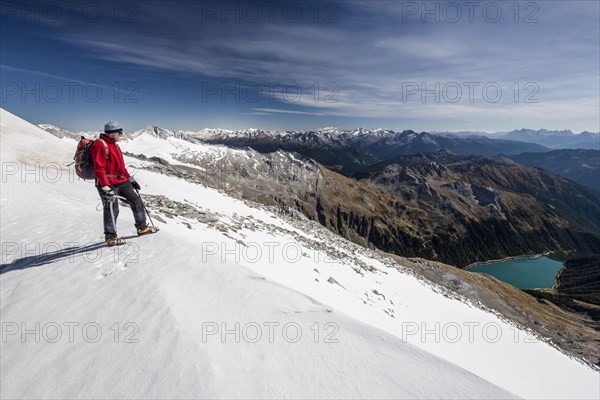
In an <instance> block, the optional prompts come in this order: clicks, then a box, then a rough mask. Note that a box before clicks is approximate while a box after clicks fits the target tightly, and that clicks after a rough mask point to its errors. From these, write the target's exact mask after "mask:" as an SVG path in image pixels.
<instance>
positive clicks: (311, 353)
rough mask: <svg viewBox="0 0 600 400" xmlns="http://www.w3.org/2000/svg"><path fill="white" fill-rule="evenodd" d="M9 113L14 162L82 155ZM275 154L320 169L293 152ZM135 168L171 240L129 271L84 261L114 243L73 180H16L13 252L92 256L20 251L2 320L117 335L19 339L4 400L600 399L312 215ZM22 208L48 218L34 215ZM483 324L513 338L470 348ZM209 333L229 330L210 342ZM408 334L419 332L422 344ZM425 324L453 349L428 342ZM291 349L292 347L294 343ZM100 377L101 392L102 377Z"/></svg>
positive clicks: (527, 346) (85, 187)
mask: <svg viewBox="0 0 600 400" xmlns="http://www.w3.org/2000/svg"><path fill="white" fill-rule="evenodd" d="M0 112H1V113H2V114H1V118H0V121H1V126H0V131H1V139H2V149H1V151H2V153H1V154H2V160H3V162H17V163H26V164H27V165H36V163H40V164H41V165H42V166H43V165H44V162H51V161H53V162H56V161H59V160H69V159H70V158H71V157H72V153H73V148H74V143H75V142H74V141H72V140H61V139H58V138H56V137H54V136H52V135H48V134H47V133H46V132H44V131H42V130H41V129H39V128H37V127H35V126H33V125H31V124H28V123H27V122H25V121H23V120H21V119H19V118H18V117H16V116H13V115H12V114H10V113H8V112H6V111H5V110H1V111H0ZM148 133H150V132H148ZM122 147H123V150H124V151H129V152H130V153H133V154H140V153H141V154H144V155H145V156H147V157H151V156H159V157H161V158H164V159H167V160H168V161H169V162H174V163H181V164H185V165H194V166H196V167H197V164H198V163H201V164H202V165H207V166H208V167H210V163H211V162H217V161H219V160H221V161H224V160H225V161H226V160H231V159H232V158H233V159H235V160H236V161H239V162H242V161H243V162H247V163H253V162H257V160H259V159H258V158H257V157H260V155H259V154H257V153H254V152H251V151H249V150H239V149H238V150H236V149H228V148H226V147H224V146H213V145H208V144H205V143H193V142H190V141H189V140H186V139H185V138H183V136H182V137H176V136H173V135H162V137H161V132H159V134H158V135H151V134H149V135H144V134H142V135H138V136H137V137H134V138H133V139H132V140H130V141H128V142H124V143H123V144H122ZM32 148H33V149H39V151H35V150H34V151H32ZM272 157H278V158H281V161H278V162H281V163H284V162H298V163H307V164H305V165H304V164H303V168H310V163H308V162H306V161H305V160H302V159H299V158H295V156H293V155H291V156H290V155H288V154H287V153H283V152H278V153H276V154H275V155H274V156H272ZM286 157H289V158H287V159H286ZM126 162H127V163H128V164H132V163H137V165H138V166H139V168H138V169H137V171H136V172H137V174H136V177H137V178H138V180H139V181H140V182H141V183H142V185H143V190H142V193H144V195H145V197H144V199H145V201H146V203H147V204H148V206H149V207H150V209H151V210H152V211H151V213H152V216H153V218H154V219H155V220H156V222H157V223H158V224H160V226H161V232H160V233H159V234H156V235H152V236H149V237H144V238H139V239H138V238H132V239H131V240H130V241H131V243H132V245H131V246H130V247H129V248H122V249H119V251H120V252H124V253H122V254H119V257H118V259H117V260H116V261H115V257H114V256H115V254H114V253H112V252H108V251H106V250H104V251H101V252H100V255H99V256H97V257H90V256H89V255H88V257H84V255H85V254H86V253H85V251H89V249H90V248H94V246H98V243H100V242H101V240H102V232H101V226H100V220H101V215H100V213H98V212H96V211H95V209H94V207H95V206H96V205H97V204H98V202H99V200H98V198H97V194H96V193H95V190H94V188H93V187H92V186H91V185H90V184H88V183H84V182H81V181H77V180H72V179H69V178H70V177H69V174H68V173H67V172H68V171H67V170H65V173H64V174H63V176H62V177H61V179H59V180H53V181H50V180H47V179H46V180H44V179H42V180H41V181H40V182H31V181H27V180H25V181H23V179H22V177H21V176H20V175H18V174H13V175H10V176H8V177H7V178H8V179H7V181H6V182H5V183H3V186H2V202H1V207H2V224H1V229H2V238H3V241H4V242H11V243H16V244H17V246H18V248H22V247H21V246H25V245H28V246H29V247H28V248H29V249H30V248H32V246H33V244H35V243H40V244H41V247H43V246H44V244H48V243H58V244H61V245H62V244H63V243H65V242H77V243H78V246H79V247H78V248H79V252H78V253H76V254H75V255H74V256H73V257H72V258H71V259H70V258H69V257H66V256H64V254H63V257H61V256H60V254H58V255H56V254H55V253H52V254H50V255H49V256H47V257H46V258H39V257H38V259H31V257H30V258H27V257H28V255H27V254H26V253H23V252H22V251H13V249H12V248H11V251H10V252H9V251H7V252H6V254H5V255H3V260H2V263H3V264H2V266H0V283H1V285H2V291H1V294H0V296H1V300H2V301H1V314H2V320H3V322H7V321H8V322H15V323H19V324H20V323H26V324H27V327H28V328H31V327H32V326H34V325H35V323H36V322H39V323H40V324H41V325H42V326H44V324H51V323H59V324H64V323H66V322H69V321H78V322H80V323H81V324H82V325H83V324H84V323H86V322H91V321H93V322H95V323H97V324H98V325H99V326H101V327H102V328H103V329H104V330H105V332H108V334H105V335H104V336H103V337H102V338H101V340H99V341H98V342H97V343H89V342H86V341H83V340H81V335H80V336H78V339H77V340H75V341H74V342H73V343H69V341H66V340H62V341H58V342H57V343H48V342H47V341H42V342H41V343H31V342H30V341H25V342H23V341H21V340H20V336H19V335H10V336H9V337H8V340H7V341H6V343H3V344H2V355H1V358H0V362H1V367H2V368H1V369H2V376H1V378H2V382H1V385H0V387H1V394H2V397H10V398H25V397H53V398H65V397H78V398H81V397H86V398H97V397H103V398H107V397H114V398H128V397H135V398H140V397H179V398H181V397H186V398H191V397H209V398H217V397H245V398H264V397H268V398H273V397H283V396H286V397H311V398H315V397H336V398H339V397H352V398H357V397H359V398H364V397H374V398H432V397H437V398H439V397H442V398H510V397H514V396H518V397H525V398H597V397H598V395H599V393H598V390H599V389H598V374H597V372H595V371H593V370H591V369H589V368H588V367H586V366H584V365H582V364H580V363H578V362H576V361H574V360H571V359H569V358H568V357H566V356H565V355H563V354H562V353H560V352H558V351H557V350H556V349H554V348H552V347H551V346H549V345H548V344H546V343H543V342H534V343H529V342H526V341H525V340H524V339H525V338H526V337H527V332H524V331H521V330H519V329H516V328H515V327H514V326H512V325H510V324H509V323H507V322H505V321H502V320H501V319H500V318H498V317H497V316H496V315H494V314H492V313H490V312H486V311H484V310H481V309H479V308H477V307H473V306H472V305H469V304H466V303H465V302H463V301H461V300H460V299H453V298H449V297H446V296H445V295H444V293H443V292H441V291H439V290H434V289H435V288H432V287H431V285H429V284H425V283H424V282H423V281H422V280H420V279H418V278H417V277H415V276H413V275H412V274H411V273H408V272H407V270H406V269H404V268H403V267H402V266H400V265H398V264H395V263H393V262H391V261H390V260H389V259H388V258H387V257H385V256H382V255H378V254H380V253H378V252H374V251H371V250H368V249H364V248H362V247H360V246H357V245H355V244H353V243H351V242H349V241H346V240H344V239H342V238H340V237H337V236H335V235H333V234H332V233H331V232H329V231H327V230H326V229H324V228H323V227H321V226H320V225H318V224H316V223H314V222H311V221H308V220H306V219H303V218H288V217H284V216H280V215H276V214H274V213H272V212H271V211H270V209H268V208H267V207H259V206H256V205H255V204H251V203H248V202H244V201H241V200H238V199H235V198H232V197H229V196H227V195H225V194H224V193H222V192H220V191H217V190H214V189H211V188H207V187H204V186H201V185H195V184H192V183H190V182H186V181H185V180H183V179H178V178H175V177H170V176H164V175H160V174H157V173H153V172H150V171H148V170H146V169H145V168H144V167H145V165H149V164H151V162H149V161H140V160H138V159H135V158H129V157H127V158H126ZM259 164H260V163H258V164H257V165H259ZM23 199H36V201H38V202H40V203H41V204H46V205H48V207H31V204H30V203H29V201H23ZM49 208H50V209H51V210H53V211H55V212H50V213H49V212H48V209H49ZM24 215H26V216H27V218H28V220H29V221H32V222H30V223H29V224H27V225H28V226H24V224H22V220H23V216H24ZM82 221H89V222H88V225H89V226H82ZM132 229H133V228H132V217H131V213H130V212H129V210H128V209H127V208H126V207H122V209H121V215H120V217H119V231H120V232H121V234H122V235H123V236H125V235H128V234H129V233H130V232H133V230H132ZM88 245H89V246H91V247H89V248H87V249H88V250H85V249H86V247H85V246H88ZM98 248H100V247H95V249H96V250H97V249H98ZM284 248H286V249H287V250H286V251H282V250H283V249H284ZM103 249H105V248H103ZM269 249H273V251H272V252H271V251H269ZM53 250H54V249H53ZM70 254H72V252H71V253H70ZM13 261H15V262H14V263H13ZM115 322H120V323H121V326H123V324H124V323H126V322H132V323H134V324H135V325H131V326H133V327H135V326H137V327H138V328H139V329H138V331H137V332H138V333H137V334H135V335H134V337H135V338H137V339H139V341H138V343H123V340H122V339H121V340H119V341H117V342H116V343H115V341H114V340H113V337H112V332H111V331H110V329H109V327H110V326H113V325H114V323H115ZM473 322H475V323H477V324H479V325H478V326H479V327H482V326H484V325H485V324H490V325H493V326H494V327H497V328H498V329H500V331H501V332H502V335H501V338H499V339H498V340H497V341H490V340H486V339H485V338H484V336H483V334H482V331H481V330H480V329H479V330H476V331H475V335H474V337H473V338H472V339H473V340H472V341H471V340H469V338H468V337H467V335H464V334H465V333H466V330H465V324H469V323H473ZM236 323H239V324H240V325H241V326H250V327H251V328H252V327H255V325H252V324H257V325H258V326H261V327H262V328H263V330H262V335H263V336H262V340H257V341H255V342H253V341H252V340H247V339H252V338H254V337H255V335H254V334H253V333H254V331H251V332H250V331H247V332H246V333H245V334H244V333H243V331H242V333H241V334H240V335H241V339H240V340H239V341H236V340H235V334H229V335H226V336H225V337H224V338H223V336H221V334H222V331H221V327H222V324H225V326H226V327H227V329H230V330H233V331H235V329H234V327H235V324H236ZM265 323H267V324H269V323H278V324H279V325H277V326H276V327H282V326H284V325H285V324H296V325H297V326H300V327H301V329H302V332H303V334H302V335H301V337H300V339H299V340H298V341H297V342H294V343H292V341H290V340H286V339H285V338H284V337H283V335H282V331H281V330H276V331H275V332H276V333H277V334H276V335H274V340H273V341H272V342H271V341H269V340H267V339H266V336H267V332H268V330H267V329H266V328H265V325H264V324H265ZM315 324H318V325H315ZM327 324H329V325H327ZM436 324H439V325H440V326H442V327H456V326H462V327H463V335H464V336H461V337H460V338H459V339H458V340H456V341H454V340H449V339H448V335H452V337H454V335H453V334H452V333H451V332H450V331H446V332H445V334H444V333H443V332H444V331H443V330H440V329H437V328H436ZM273 326H274V327H275V325H273ZM294 326H295V325H294ZM316 326H318V328H317V329H318V332H320V335H319V338H318V340H315V337H314V335H313V332H314V329H315V328H314V327H316ZM325 326H328V328H325ZM311 327H313V330H311ZM208 328H210V329H219V331H218V333H215V334H210V335H207V334H206V333H207V330H208ZM409 328H410V329H417V334H414V333H413V334H407V329H409ZM422 328H427V329H429V330H431V332H437V333H438V336H439V337H437V338H436V337H435V334H430V335H426V336H425V337H424V338H423V337H422V335H421V334H422V333H423V332H424V331H423V330H422ZM448 329H450V328H448ZM129 332H131V331H129ZM332 332H335V333H333V336H331V334H332ZM452 332H453V331H452ZM121 333H124V332H123V331H121ZM489 334H490V335H492V336H493V331H492V330H490V332H489ZM289 335H290V336H292V337H294V336H293V330H290V331H289ZM327 335H330V336H327ZM444 335H445V338H444ZM515 335H516V336H518V337H519V340H515V339H514V338H515ZM325 337H329V339H336V340H337V343H329V342H325ZM440 338H441V340H440ZM287 339H290V338H289V337H288V338H287ZM436 339H437V340H436ZM488 339H489V338H488ZM115 366H119V367H118V368H115ZM92 371H93V372H94V373H95V379H93V380H90V379H89V374H90V373H91V372H92ZM307 382H311V384H307Z"/></svg>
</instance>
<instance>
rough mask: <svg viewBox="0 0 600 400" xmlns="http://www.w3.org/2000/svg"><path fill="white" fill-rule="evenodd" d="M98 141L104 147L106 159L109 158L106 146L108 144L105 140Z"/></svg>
mask: <svg viewBox="0 0 600 400" xmlns="http://www.w3.org/2000/svg"><path fill="white" fill-rule="evenodd" d="M98 140H99V141H101V142H102V144H103V145H104V153H105V154H106V158H108V145H107V144H106V142H105V141H104V139H102V138H98Z"/></svg>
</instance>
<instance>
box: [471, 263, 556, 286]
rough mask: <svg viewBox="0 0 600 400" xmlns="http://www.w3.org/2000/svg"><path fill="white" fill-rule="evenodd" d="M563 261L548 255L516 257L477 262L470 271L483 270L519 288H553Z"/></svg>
mask: <svg viewBox="0 0 600 400" xmlns="http://www.w3.org/2000/svg"><path fill="white" fill-rule="evenodd" d="M562 267H563V263H562V262H560V261H556V260H553V259H551V258H548V257H546V256H542V257H537V258H515V259H512V260H506V261H501V262H497V263H490V264H477V265H474V266H473V267H471V268H469V269H468V271H470V272H483V273H485V274H488V275H492V276H494V277H496V278H498V279H500V280H501V281H503V282H506V283H509V284H511V285H513V286H515V287H518V288H519V289H531V288H551V287H552V286H554V281H555V278H556V274H557V273H558V271H560V269H561V268H562Z"/></svg>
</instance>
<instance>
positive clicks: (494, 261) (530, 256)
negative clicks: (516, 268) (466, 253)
mask: <svg viewBox="0 0 600 400" xmlns="http://www.w3.org/2000/svg"><path fill="white" fill-rule="evenodd" d="M552 253H553V252H552V251H547V252H545V253H540V254H533V255H530V254H527V255H521V256H510V257H504V258H499V259H497V260H488V261H478V262H474V263H472V264H469V265H467V266H466V267H464V268H463V269H464V270H465V271H468V270H469V269H471V268H473V267H475V266H478V265H486V264H495V263H500V262H503V261H508V260H515V259H518V258H521V259H522V258H540V257H543V256H546V257H548V258H550V259H552V260H555V261H560V260H556V259H554V258H552V257H550V254H552ZM561 262H562V261H561Z"/></svg>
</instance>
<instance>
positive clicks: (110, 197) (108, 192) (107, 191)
mask: <svg viewBox="0 0 600 400" xmlns="http://www.w3.org/2000/svg"><path fill="white" fill-rule="evenodd" d="M102 192H103V194H104V198H105V199H106V200H107V201H115V200H116V199H117V195H116V193H115V192H114V191H113V190H112V188H111V187H110V186H103V187H102Z"/></svg>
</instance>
